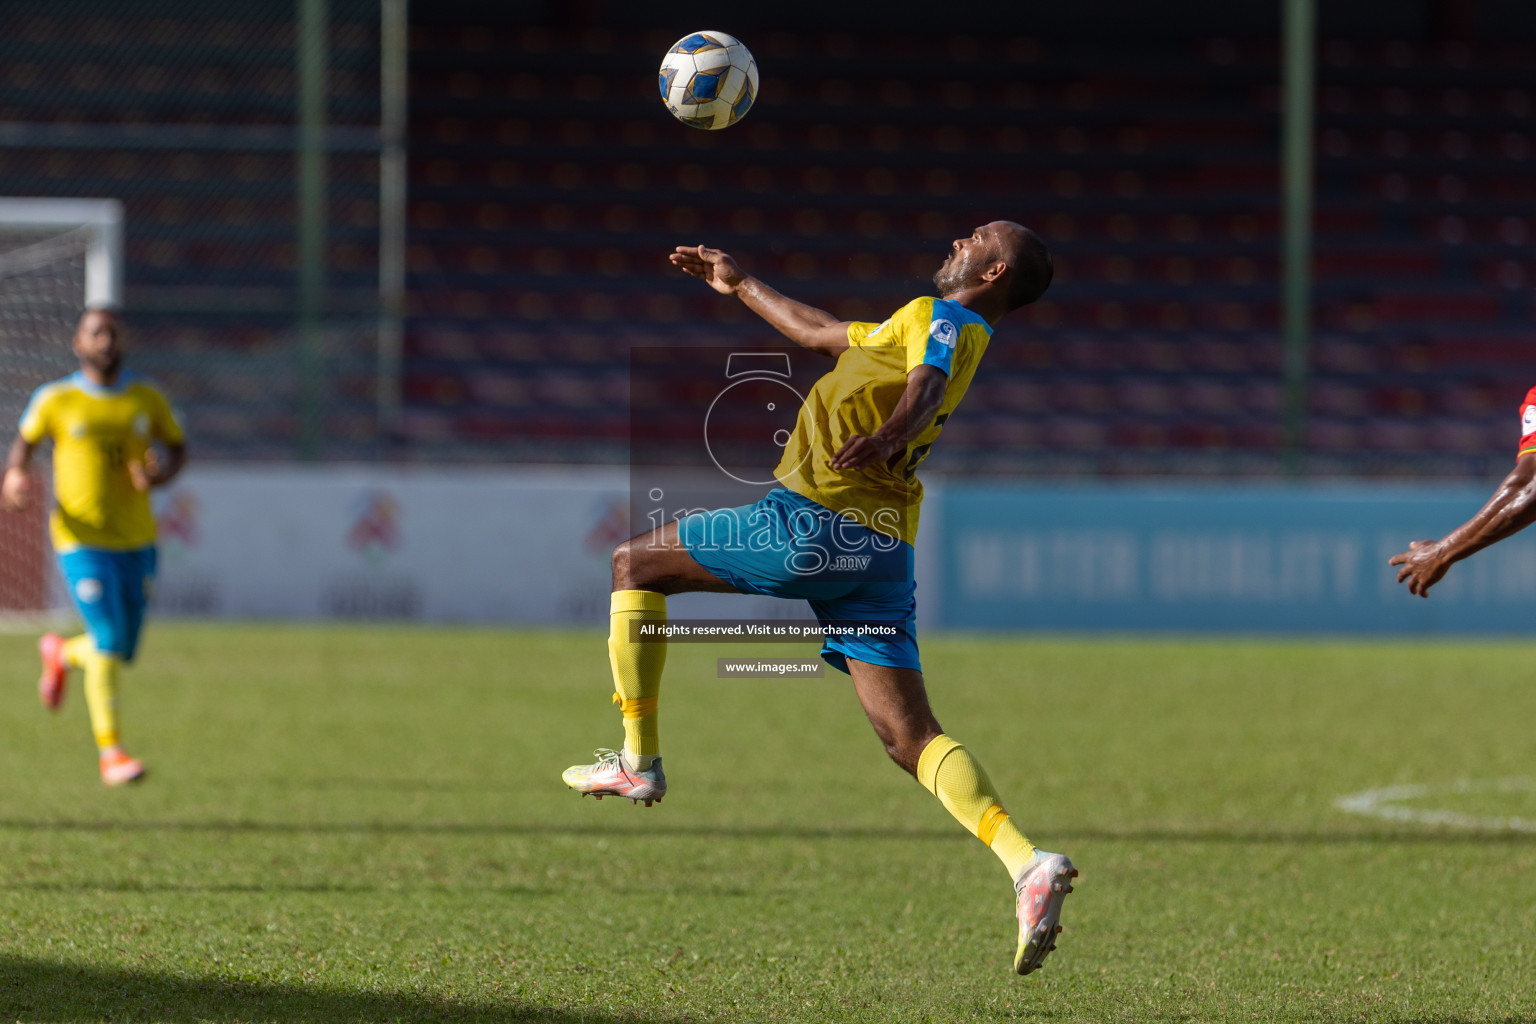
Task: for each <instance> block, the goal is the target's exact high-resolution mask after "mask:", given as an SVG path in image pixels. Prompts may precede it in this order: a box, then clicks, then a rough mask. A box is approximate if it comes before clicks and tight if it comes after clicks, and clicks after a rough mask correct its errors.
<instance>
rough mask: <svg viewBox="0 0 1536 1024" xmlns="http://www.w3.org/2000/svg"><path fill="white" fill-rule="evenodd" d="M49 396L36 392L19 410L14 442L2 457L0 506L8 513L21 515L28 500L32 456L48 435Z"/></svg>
mask: <svg viewBox="0 0 1536 1024" xmlns="http://www.w3.org/2000/svg"><path fill="white" fill-rule="evenodd" d="M53 393H54V392H53V389H51V388H47V387H42V388H38V389H37V390H36V391H34V392H33V393H32V397H31V398H30V399H29V400H28V401H27V407H26V408H25V409H24V410H22V413H21V423H20V425H19V427H18V428H17V431H16V440H14V441H12V442H11V450H10V451H9V452H8V453H7V454H6V457H5V475H4V476H3V477H0V505H3V506H4V507H5V508H7V509H9V510H10V511H13V512H19V511H21V510H22V509H24V508H26V507H27V504H28V502H29V501H30V500H31V497H32V452H33V450H34V449H36V448H37V446H38V445H39V444H42V442H43V438H45V437H47V436H48V434H49V426H50V417H51V413H52V409H53Z"/></svg>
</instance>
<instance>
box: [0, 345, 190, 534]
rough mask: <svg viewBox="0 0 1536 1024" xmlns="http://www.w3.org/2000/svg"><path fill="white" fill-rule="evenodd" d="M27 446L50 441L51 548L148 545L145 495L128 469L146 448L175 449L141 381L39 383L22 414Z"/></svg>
mask: <svg viewBox="0 0 1536 1024" xmlns="http://www.w3.org/2000/svg"><path fill="white" fill-rule="evenodd" d="M21 436H22V437H23V438H25V439H26V440H27V441H28V442H29V443H30V444H37V443H38V442H40V441H42V440H43V439H44V438H52V440H53V493H54V507H53V517H52V520H51V524H50V525H51V530H52V534H53V546H54V547H55V548H57V549H58V550H60V551H68V550H71V549H73V548H104V549H107V550H113V551H131V550H133V549H134V548H142V547H148V546H149V545H151V544H153V543H154V542H155V516H154V513H153V511H152V510H151V509H150V505H149V495H148V494H146V493H144V492H143V491H139V490H137V489H136V488H135V487H134V486H133V480H132V478H131V477H130V476H129V475H128V463H129V462H131V461H135V460H140V461H142V460H143V458H144V454H145V452H147V451H148V450H149V445H150V443H151V442H152V441H159V442H162V443H165V444H181V443H182V440H183V436H184V435H183V433H182V429H181V424H180V423H178V422H177V421H176V416H175V414H174V413H173V412H171V407H170V404H169V403H168V402H167V401H166V400H165V396H164V395H162V394H161V393H160V392H159V390H158V389H157V388H156V387H155V386H154V385H153V384H151V383H150V382H149V381H148V380H146V379H145V378H143V377H141V376H139V375H137V374H132V373H127V372H125V373H123V374H122V376H121V377H119V379H118V382H117V383H116V384H114V385H112V386H111V387H103V386H101V385H99V384H93V383H92V382H91V381H90V380H88V379H87V378H86V377H85V375H84V374H80V373H75V374H72V375H71V376H68V377H65V378H64V379H63V380H56V381H54V382H53V383H51V384H44V385H43V386H42V387H40V388H38V389H37V390H36V391H35V392H33V394H32V400H31V401H30V402H28V403H27V408H26V411H25V412H23V413H22V415H21Z"/></svg>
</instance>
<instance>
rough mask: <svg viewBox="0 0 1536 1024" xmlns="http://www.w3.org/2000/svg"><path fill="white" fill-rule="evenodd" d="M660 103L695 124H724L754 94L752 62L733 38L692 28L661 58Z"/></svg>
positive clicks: (748, 105)
mask: <svg viewBox="0 0 1536 1024" xmlns="http://www.w3.org/2000/svg"><path fill="white" fill-rule="evenodd" d="M659 80H660V84H661V102H663V103H665V104H666V105H667V109H668V110H670V111H672V116H673V117H675V118H677V119H678V120H679V121H681V122H683V124H691V125H693V126H694V127H695V128H707V129H710V130H714V129H716V128H728V127H730V126H731V125H733V124H735V123H736V122H737V121H740V120H741V119H742V118H743V117H745V116H746V113H747V111H749V110H751V109H752V101H753V100H755V99H756V98H757V61H755V60H753V59H752V54H751V53H750V52H749V51H748V50H747V48H746V47H745V46H743V45H741V41H740V40H739V39H737V38H736V37H735V36H728V35H726V34H725V33H724V32H695V33H693V34H692V35H689V36H684V37H683V38H681V39H679V40H678V41H677V43H676V44H675V45H674V46H673V47H672V48H671V49H670V50H668V51H667V55H666V56H665V57H663V58H662V60H661V74H660V76H659Z"/></svg>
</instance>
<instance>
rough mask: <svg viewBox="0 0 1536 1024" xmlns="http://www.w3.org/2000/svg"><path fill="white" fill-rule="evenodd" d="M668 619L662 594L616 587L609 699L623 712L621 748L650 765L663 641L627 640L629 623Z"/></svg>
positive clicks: (655, 746)
mask: <svg viewBox="0 0 1536 1024" xmlns="http://www.w3.org/2000/svg"><path fill="white" fill-rule="evenodd" d="M666 621H667V598H666V595H665V594H658V593H655V592H654V591H650V590H616V591H614V592H613V598H612V602H611V603H610V604H609V613H608V666H609V667H610V668H612V669H613V687H614V691H615V692H614V695H613V701H614V703H615V704H618V705H619V708H620V710H622V711H623V713H624V750H625V751H626V752H627V753H629V754H630V755H631V756H632V757H633V758H639V763H638V767H639V768H640V769H645V768H649V767H650V759H651V757H653V756H654V755H656V754H659V753H661V743H660V741H659V740H658V739H657V735H656V704H657V700H658V698H659V696H660V694H661V670H662V669H664V668H665V667H666V665H667V645H666V642H665V641H664V640H663V641H661V642H659V643H658V642H654V641H648V642H644V643H641V642H639V641H637V640H634V639H631V629H632V624H638V623H647V622H655V623H664V622H666Z"/></svg>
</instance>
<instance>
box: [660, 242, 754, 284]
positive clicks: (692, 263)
mask: <svg viewBox="0 0 1536 1024" xmlns="http://www.w3.org/2000/svg"><path fill="white" fill-rule="evenodd" d="M667 258H668V259H670V260H671V261H672V265H673V266H674V267H677V268H679V269H680V270H682V271H683V273H685V274H691V275H693V276H694V277H696V278H698V279H699V280H700V281H703V282H704V283H705V284H707V285H709V286H710V287H711V288H713V289H714V290H715V291H717V292H719V293H720V294H721V295H735V294H736V289H737V288H740V287H741V282H743V281H745V280H746V279H747V275H746V274H744V273H742V272H741V268H740V267H738V266H737V265H736V261H735V260H733V259H731V257H730V256H729V255H727V254H726V253H723V252H721V251H720V250H719V249H706V248H704V246H702V245H694V246H688V245H680V246H678V247H677V251H676V252H674V253H673V254H672V255H671V256H669V257H667Z"/></svg>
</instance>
